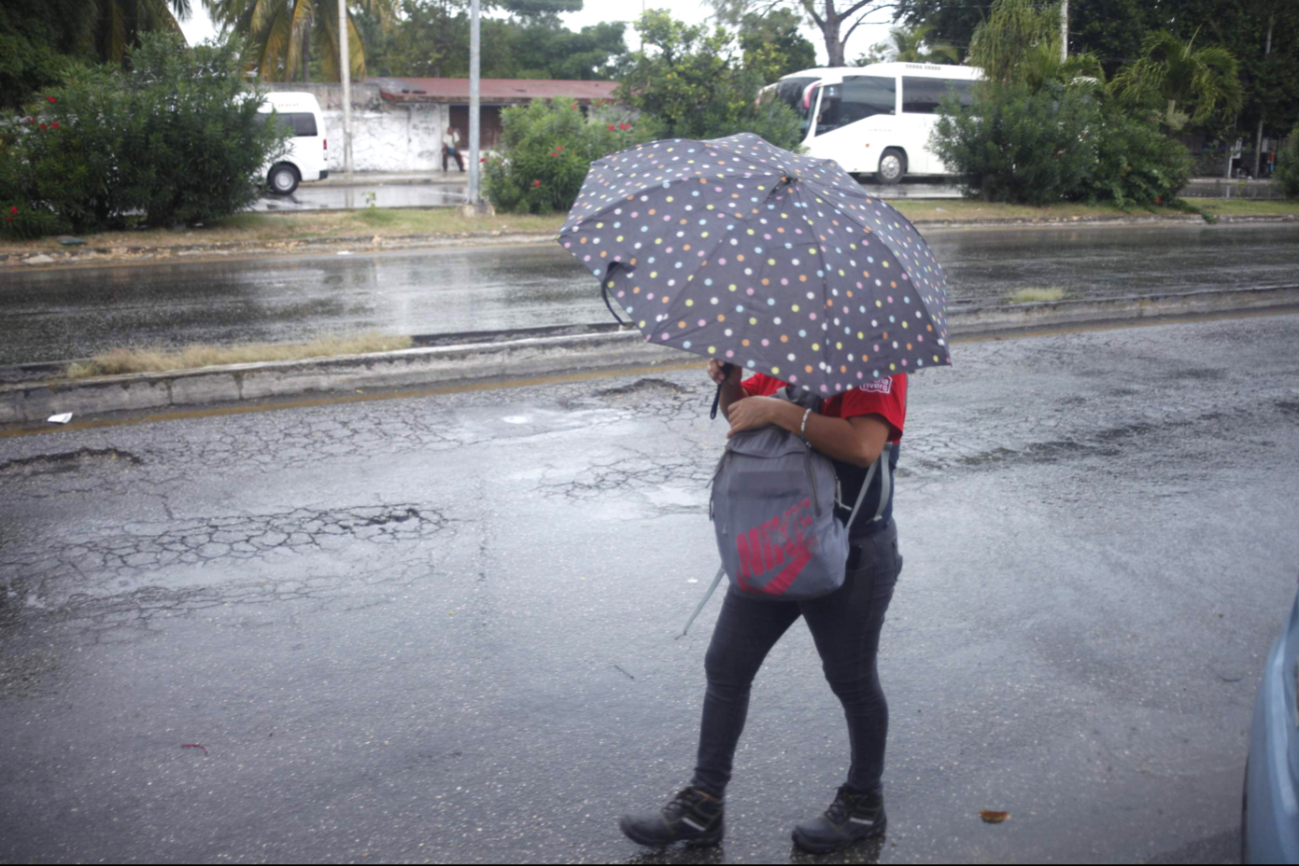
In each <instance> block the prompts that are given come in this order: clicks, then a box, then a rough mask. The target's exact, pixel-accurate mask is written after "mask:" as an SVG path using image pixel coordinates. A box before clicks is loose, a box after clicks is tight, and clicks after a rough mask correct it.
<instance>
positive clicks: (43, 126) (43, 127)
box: [41, 123, 49, 129]
mask: <svg viewBox="0 0 1299 866" xmlns="http://www.w3.org/2000/svg"><path fill="white" fill-rule="evenodd" d="M48 128H49V127H47V126H46V125H45V124H43V123H42V124H41V129H48Z"/></svg>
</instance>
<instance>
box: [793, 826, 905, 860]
mask: <svg viewBox="0 0 1299 866" xmlns="http://www.w3.org/2000/svg"><path fill="white" fill-rule="evenodd" d="M888 829H889V825H888V823H884V824H881V825H879V826H877V827H872V828H871V831H870V832H869V833H867V834H866V835H865V836H857V837H856V838H853V839H844V840H843V841H840V842H835V843H833V844H828V845H821V844H817V843H815V842H809V841H807V840H806V839H804V838H803V835H802V834H801V833H799V832H798V829H797V828H795V829H794V832H793V839H794V844H795V845H796V846H798V848H799V850H800V851H803V852H805V853H807V854H834V853H836V852H838V851H843V850H845V849H847V848H851V847H852V846H854V845H859V844H861V843H862V842H870V841H872V840H875V839H881V838H883V836H884V834H885V833H886V832H888Z"/></svg>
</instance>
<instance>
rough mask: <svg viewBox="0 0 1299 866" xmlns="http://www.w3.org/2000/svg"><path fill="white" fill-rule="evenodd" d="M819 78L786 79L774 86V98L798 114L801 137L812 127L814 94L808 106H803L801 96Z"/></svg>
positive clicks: (814, 106)
mask: <svg viewBox="0 0 1299 866" xmlns="http://www.w3.org/2000/svg"><path fill="white" fill-rule="evenodd" d="M820 80H821V79H819V78H786V79H783V80H781V81H780V82H779V83H777V84H776V98H777V99H779V100H780V101H781V102H783V103H785V104H786V105H788V106H789V107H790V108H792V109H794V111H795V112H796V113H797V114H798V119H799V129H800V131H801V132H802V134H803V136H804V137H806V136H807V131H808V129H809V128H810V127H811V125H812V112H813V111H814V110H815V109H816V93H815V92H813V93H812V99H811V103H810V104H804V101H803V95H804V94H805V93H806V92H807V89H808V88H809V87H811V86H812V85H813V84H816V83H817V82H819V81H820Z"/></svg>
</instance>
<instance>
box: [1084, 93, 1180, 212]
mask: <svg viewBox="0 0 1299 866" xmlns="http://www.w3.org/2000/svg"><path fill="white" fill-rule="evenodd" d="M1103 117H1104V123H1103V125H1102V127H1101V133H1100V136H1099V141H1098V148H1097V157H1098V159H1097V164H1096V174H1095V179H1094V180H1093V182H1092V185H1093V190H1094V197H1095V198H1096V199H1100V200H1108V201H1113V202H1114V203H1115V204H1117V205H1118V206H1119V207H1123V208H1126V207H1129V206H1131V205H1137V206H1150V205H1162V204H1164V203H1165V202H1170V203H1171V202H1172V201H1173V200H1174V199H1175V198H1176V197H1177V194H1178V193H1179V192H1181V190H1182V187H1184V186H1186V182H1187V181H1188V180H1190V177H1191V153H1190V151H1189V150H1187V149H1186V146H1185V145H1183V144H1182V143H1181V142H1179V141H1175V140H1173V139H1171V138H1169V137H1168V136H1167V135H1165V134H1164V133H1163V131H1162V130H1161V129H1160V128H1159V126H1158V125H1157V124H1156V123H1155V122H1154V121H1152V120H1150V119H1148V117H1145V116H1141V115H1134V114H1132V113H1130V112H1128V111H1127V110H1125V109H1123V108H1121V107H1120V106H1118V105H1107V106H1106V107H1105V109H1104V111H1103Z"/></svg>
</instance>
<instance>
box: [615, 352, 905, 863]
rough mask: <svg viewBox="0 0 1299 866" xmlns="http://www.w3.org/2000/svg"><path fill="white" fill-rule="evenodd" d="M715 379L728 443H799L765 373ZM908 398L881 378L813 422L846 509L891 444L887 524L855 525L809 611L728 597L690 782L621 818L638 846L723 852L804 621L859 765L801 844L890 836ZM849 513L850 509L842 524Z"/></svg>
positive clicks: (810, 430) (790, 410) (813, 849)
mask: <svg viewBox="0 0 1299 866" xmlns="http://www.w3.org/2000/svg"><path fill="white" fill-rule="evenodd" d="M709 374H710V375H711V376H712V378H713V381H715V382H717V383H718V384H719V385H720V386H721V405H722V409H723V411H725V412H726V414H727V417H728V418H729V419H730V422H731V429H730V433H729V434H728V435H730V436H734V435H735V434H737V433H740V432H743V431H746V430H756V429H758V428H760V427H764V426H766V425H768V424H775V425H777V426H779V427H782V428H784V429H786V430H789V431H790V432H792V433H800V432H802V430H803V426H802V425H803V418H804V414H805V413H804V410H803V409H802V408H800V407H799V406H797V405H795V404H794V403H791V402H789V401H787V400H782V399H779V398H778V397H776V396H774V395H776V394H777V393H778V392H779V391H780V390H781V389H782V388H784V387H785V384H786V383H784V382H781V381H779V380H777V379H775V378H773V377H770V376H765V375H763V374H761V373H759V374H757V375H755V376H752V377H751V378H749V379H748V380H747V381H744V382H741V378H740V376H741V374H740V370H739V368H733V369H732V370H731V372H730V373H726V372H724V369H723V365H722V363H721V362H720V361H716V360H714V361H711V362H710V363H709ZM906 388H907V377H906V375H905V374H903V375H898V376H893V377H889V378H886V379H882V380H879V381H878V382H873V383H872V385H871V387H869V388H861V389H854V390H853V391H850V392H848V393H847V394H845V395H843V396H841V397H837V398H835V399H832V400H829V401H827V402H826V403H825V405H824V406H823V407H822V412H821V413H819V414H813V415H812V416H811V418H810V419H809V421H808V423H807V425H806V432H805V433H804V434H803V435H805V436H806V439H807V441H808V442H809V443H810V444H811V446H812V447H813V448H815V449H816V450H817V451H820V452H821V453H822V454H825V455H827V456H828V457H830V458H831V459H832V460H833V461H834V463H835V469H836V474H837V475H838V476H839V480H840V483H841V485H842V488H843V492H842V495H841V498H842V501H844V502H856V501H857V499H858V495H859V493H860V492H861V486H862V483H863V481H864V480H865V478H866V475H867V468H868V467H870V466H871V465H873V464H874V463H875V462H876V461H877V460H878V459H879V458H880V455H881V454H882V453H884V451H885V448H886V446H889V445H892V447H891V448H889V449H888V450H889V452H890V453H889V457H888V462H887V465H886V466H884V470H883V471H881V472H878V473H875V474H874V476H873V477H872V479H871V488H870V489H868V490H867V491H866V496H865V499H864V500H863V502H862V512H863V513H864V514H866V515H877V516H878V517H879V519H877V520H862V521H855V522H854V525H853V530H852V535H851V543H852V554H851V556H850V557H849V561H848V572H847V576H846V578H845V581H844V585H843V587H842V588H841V589H839V590H838V591H837V592H834V593H831V594H830V595H827V596H823V597H821V598H818V599H814V600H812V601H803V602H772V601H765V600H760V599H754V598H746V597H744V596H742V595H741V594H740V593H737V592H729V593H727V595H726V600H725V602H724V604H723V607H722V612H721V614H720V615H719V617H718V620H717V626H716V628H715V630H714V632H713V639H712V643H711V645H710V646H709V648H708V653H707V655H706V656H705V662H704V667H705V670H706V672H707V677H708V688H707V692H706V695H705V699H704V718H703V725H702V731H701V734H700V738H699V752H698V763H697V765H696V769H695V776H694V779H693V780H692V782H691V783H690V785H689V787H687V788H686V789H685V790H683V791H682V792H681V793H680V794H678V795H677V796H676V797H674V798H673V799H672V801H671V802H669V803H668V804H667V806H665V807H664V808H663V809H662V810H661V811H658V812H653V813H649V814H644V815H627V816H624V817H623V819H622V822H621V826H622V830H623V832H624V833H625V834H626V835H627V836H628V837H629V838H631V839H632V840H633V841H636V842H638V843H640V844H642V845H667V844H671V843H673V842H677V841H684V842H686V843H688V844H693V845H709V844H717V843H720V842H721V840H722V837H723V834H724V817H723V806H722V803H723V798H724V795H725V792H726V786H727V783H728V782H729V781H730V778H731V766H732V760H733V758H734V755H735V749H736V746H737V745H738V743H739V739H740V734H741V732H742V731H743V729H744V722H745V718H746V715H747V712H748V704H749V689H750V686H751V685H752V683H753V679H754V677H755V675H756V674H757V672H758V668H759V667H760V666H761V665H762V662H763V660H764V659H765V658H766V656H767V653H768V652H769V651H770V650H771V648H772V647H773V646H775V644H776V642H777V641H779V640H780V638H781V637H782V636H783V635H784V634H785V632H786V631H788V630H789V628H790V626H792V625H793V624H794V623H795V622H797V621H798V620H799V619H800V618H803V619H805V620H806V621H807V625H808V628H809V629H810V630H811V632H812V637H813V640H814V641H815V643H816V648H817V651H818V653H820V656H821V661H822V664H823V668H824V671H825V676H826V679H827V680H828V681H829V683H830V687H831V689H833V690H834V693H835V694H836V695H837V696H838V698H839V700H840V701H841V702H842V704H843V707H844V713H845V715H846V717H847V720H848V735H849V743H850V745H851V749H852V763H851V767H850V769H849V772H848V779H847V782H846V783H845V784H844V786H843V787H841V788H840V789H839V792H838V794H837V796H836V797H835V799H834V802H833V803H832V804H831V806H830V807H829V808H828V809H826V811H825V812H824V813H823V814H822V815H821V816H819V817H817V818H815V819H813V820H811V821H808V822H805V823H803V824H800V825H798V826H797V827H796V828H794V832H793V838H794V842H795V843H796V844H797V845H798V846H799V847H800V848H802V849H803V850H805V851H808V852H810V853H816V854H824V853H829V852H832V851H836V850H839V849H841V848H845V847H847V846H849V845H852V844H854V843H856V842H859V841H862V840H864V839H868V838H875V837H878V836H880V835H882V834H883V833H884V831H885V828H886V827H887V825H888V818H887V816H886V814H885V811H884V800H883V786H882V777H883V773H884V747H885V742H886V740H887V738H888V724H889V715H888V703H887V701H886V699H885V696H884V691H883V689H882V688H881V686H880V680H879V673H878V670H877V665H876V657H877V653H878V651H879V643H880V632H881V630H882V629H883V627H884V618H885V614H886V612H887V611H888V607H889V603H890V602H891V600H892V598H893V589H894V587H895V585H896V584H897V580H898V576H899V574H900V573H901V571H902V556H901V555H900V554H899V553H898V533H897V528H896V526H895V524H894V522H893V501H892V500H893V492H892V491H893V478H894V473H895V470H896V469H897V455H898V445H899V443H900V442H901V441H902V433H903V428H904V427H905V424H906ZM847 514H848V510H847V509H844V511H843V514H842V516H843V517H844V518H845V519H846V518H847Z"/></svg>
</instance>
